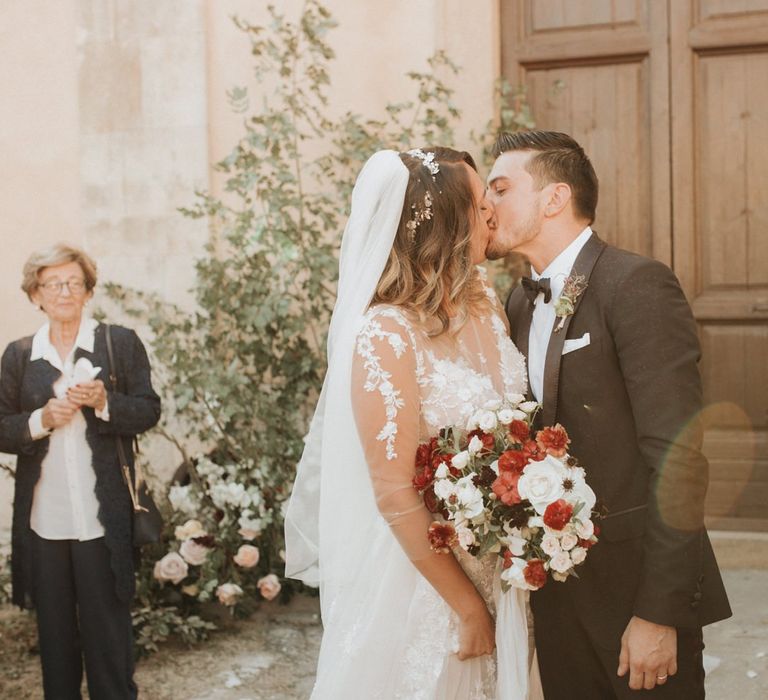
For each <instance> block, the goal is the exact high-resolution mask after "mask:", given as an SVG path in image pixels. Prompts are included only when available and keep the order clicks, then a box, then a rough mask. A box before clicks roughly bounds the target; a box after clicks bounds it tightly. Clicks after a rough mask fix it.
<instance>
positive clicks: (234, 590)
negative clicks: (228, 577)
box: [216, 583, 243, 607]
mask: <svg viewBox="0 0 768 700" xmlns="http://www.w3.org/2000/svg"><path fill="white" fill-rule="evenodd" d="M242 595H243V589H242V588H240V586H238V585H237V584H236V583H222V584H221V585H220V586H219V587H218V588H217V589H216V597H217V598H218V599H219V602H220V603H221V604H222V605H226V606H227V607H231V606H233V605H235V603H237V601H238V599H239V598H240V596H242Z"/></svg>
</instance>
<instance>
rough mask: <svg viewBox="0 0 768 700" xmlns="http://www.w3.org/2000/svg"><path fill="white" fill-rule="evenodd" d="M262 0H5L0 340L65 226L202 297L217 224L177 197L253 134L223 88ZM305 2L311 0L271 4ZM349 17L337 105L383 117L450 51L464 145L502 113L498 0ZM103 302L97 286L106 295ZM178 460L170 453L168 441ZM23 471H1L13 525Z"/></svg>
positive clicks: (159, 282)
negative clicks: (199, 281)
mask: <svg viewBox="0 0 768 700" xmlns="http://www.w3.org/2000/svg"><path fill="white" fill-rule="evenodd" d="M266 4H267V3H266V2H262V1H261V0H57V1H56V2H48V1H44V0H3V2H2V3H0V124H1V125H2V129H1V130H0V153H2V154H3V157H2V158H0V182H2V183H3V184H2V187H0V211H2V212H3V222H2V229H1V233H0V235H1V236H2V239H1V240H2V243H3V249H4V250H3V252H4V254H3V255H2V256H0V273H1V274H0V305H2V306H1V308H2V310H3V315H2V319H3V323H2V324H0V346H2V347H4V346H5V345H6V344H7V343H8V342H9V341H11V340H13V339H14V338H17V337H20V336H22V335H26V334H29V333H32V332H34V330H35V329H36V328H37V327H38V326H39V325H40V323H41V320H42V319H41V316H40V313H39V312H38V311H36V310H35V309H33V308H32V306H31V305H30V304H29V303H28V302H27V300H26V298H25V297H24V296H23V294H22V293H21V291H20V290H19V281H20V272H21V266H22V264H23V261H24V259H25V258H26V257H27V255H28V254H29V253H30V252H31V251H32V250H34V249H35V248H39V247H41V246H43V245H46V244H50V243H53V242H55V241H58V240H68V241H71V242H74V243H75V244H78V245H82V246H84V247H85V248H86V249H87V250H88V251H89V252H90V253H91V254H92V255H93V256H94V257H95V258H96V259H97V262H98V263H99V267H100V274H101V279H102V280H111V281H116V282H121V283H125V284H128V285H131V286H136V287H139V288H142V289H146V290H153V291H157V292H160V293H161V294H163V295H164V296H165V297H166V298H168V299H170V300H172V301H175V302H177V303H181V304H183V305H190V304H191V299H190V295H189V291H188V290H189V289H190V287H191V286H192V284H193V282H194V275H193V262H194V258H195V257H196V256H197V255H198V254H199V253H200V251H201V247H202V245H203V244H204V243H205V242H206V240H207V238H208V235H209V234H208V230H207V227H206V225H205V223H204V222H192V221H189V220H187V219H184V218H183V217H181V216H180V215H179V214H178V213H177V211H176V209H177V207H179V206H183V205H185V204H189V203H190V202H191V201H192V193H193V191H194V189H195V188H201V187H203V188H205V187H209V186H213V187H214V188H215V187H216V185H217V183H216V181H215V179H214V178H212V176H211V172H210V165H211V164H212V163H214V162H216V161H217V160H218V159H220V158H221V157H222V156H224V155H225V154H226V153H227V152H228V151H229V149H230V147H231V146H232V144H233V143H234V142H235V140H236V139H237V137H238V136H239V135H240V133H241V130H242V116H241V115H237V114H233V113H232V112H231V110H230V108H229V106H228V104H227V101H226V98H225V93H226V90H227V89H229V88H231V87H232V86H233V85H246V84H247V85H250V87H251V93H252V95H254V96H257V95H258V92H259V89H260V88H258V87H257V86H255V85H253V81H252V70H251V62H250V56H249V51H248V43H247V40H246V38H245V37H244V36H243V35H242V34H241V33H240V32H239V31H238V30H237V29H236V28H235V27H234V26H233V24H232V21H231V19H230V18H231V16H232V15H235V14H238V15H240V16H242V17H246V18H248V19H249V20H251V21H252V22H254V23H259V22H262V21H265V20H266V19H267V12H266ZM274 4H275V5H277V6H278V7H279V8H280V9H281V10H283V11H285V13H286V14H287V15H288V16H294V17H296V16H298V12H299V10H300V7H301V5H302V2H301V1H300V0H282V1H280V0H276V1H275V2H274ZM326 6H327V7H328V9H329V10H330V11H331V13H332V14H333V16H334V17H335V19H336V20H337V21H338V23H339V27H338V28H336V29H335V30H334V31H333V33H332V34H331V35H330V36H329V40H330V43H331V44H332V45H333V47H334V49H335V50H336V53H337V59H336V61H335V62H334V64H333V67H332V72H331V88H330V90H329V97H330V102H331V108H332V110H334V111H336V112H337V113H342V112H344V111H346V110H353V111H356V112H360V113H362V114H366V115H369V116H381V114H382V109H383V107H384V105H385V104H386V103H387V102H390V101H400V100H402V99H405V98H410V97H412V96H413V95H412V91H410V89H409V90H408V91H407V94H404V89H405V88H406V87H410V85H409V82H408V81H407V80H406V79H405V78H404V74H405V72H407V71H409V70H424V69H425V68H426V66H427V64H426V59H427V58H428V57H429V56H430V55H432V53H434V51H435V50H437V49H445V50H446V51H447V53H448V54H449V56H450V57H451V58H452V60H454V61H455V62H456V63H457V64H459V65H460V66H461V67H462V72H461V74H460V76H459V77H458V78H456V79H452V80H451V82H452V83H453V84H454V86H455V88H456V95H455V103H456V104H457V106H458V107H459V108H460V109H461V110H462V113H463V118H462V120H461V123H460V125H459V130H458V138H459V145H460V146H461V147H464V148H470V149H472V148H473V144H472V143H471V142H470V140H469V132H470V130H472V129H475V130H477V129H480V128H482V127H483V126H484V125H485V123H486V121H487V120H488V119H489V117H490V115H491V111H492V93H493V81H494V79H495V78H496V76H497V75H498V66H499V50H498V43H499V25H498V22H499V19H498V14H499V11H498V0H482V1H481V2H476V3H466V2H462V0H417V1H416V2H414V1H413V0H391V1H390V2H386V3H381V2H374V1H373V0H365V1H360V2H347V1H346V0H326ZM97 301H98V299H97ZM155 452H156V454H158V455H160V457H159V458H158V461H159V462H163V463H166V464H168V465H169V466H172V465H173V462H174V456H173V454H172V451H170V452H169V451H168V450H167V449H166V450H162V449H160V448H158V447H156V448H155ZM10 491H11V482H10V479H8V478H7V477H5V476H0V527H2V525H3V524H5V523H7V522H8V520H9V517H10V507H9V504H10Z"/></svg>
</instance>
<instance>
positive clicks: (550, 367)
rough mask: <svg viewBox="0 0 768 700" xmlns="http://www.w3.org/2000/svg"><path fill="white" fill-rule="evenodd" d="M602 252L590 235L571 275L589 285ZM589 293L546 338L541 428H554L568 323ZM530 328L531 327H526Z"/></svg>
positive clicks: (603, 248)
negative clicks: (577, 276) (560, 325)
mask: <svg viewBox="0 0 768 700" xmlns="http://www.w3.org/2000/svg"><path fill="white" fill-rule="evenodd" d="M603 250H605V243H604V242H603V241H601V240H600V239H599V238H598V237H597V234H596V233H593V234H592V236H591V237H590V239H589V240H588V241H587V242H586V243H585V244H584V247H583V248H582V249H581V251H580V252H579V255H578V257H577V258H576V261H575V262H574V263H573V268H572V269H571V275H582V276H583V277H584V278H585V279H586V281H587V283H589V278H590V275H591V274H592V270H593V269H594V267H595V263H596V262H597V259H598V258H599V257H600V254H601V253H602V252H603ZM588 293H589V288H587V289H585V290H584V292H582V294H580V295H579V298H578V299H576V303H575V304H574V310H573V313H572V314H571V315H570V316H568V317H566V319H565V323H564V324H563V327H562V328H561V329H560V330H559V331H558V332H557V333H555V328H556V327H557V326H558V325H559V324H560V320H561V319H560V318H557V317H556V318H555V322H554V324H553V325H552V330H551V331H550V336H549V345H548V346H547V357H546V360H545V363H544V400H543V401H542V404H543V405H542V411H541V417H542V422H543V424H544V425H553V424H554V422H555V418H556V416H557V398H558V387H559V386H560V362H561V360H562V357H563V345H565V339H566V338H567V336H568V328H569V326H570V325H571V320H572V319H573V317H574V316H575V315H576V314H577V313H578V312H579V306H580V305H581V301H582V299H584V296H585V295H586V294H588ZM529 327H530V326H529Z"/></svg>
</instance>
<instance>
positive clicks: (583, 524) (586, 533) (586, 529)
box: [576, 520, 595, 540]
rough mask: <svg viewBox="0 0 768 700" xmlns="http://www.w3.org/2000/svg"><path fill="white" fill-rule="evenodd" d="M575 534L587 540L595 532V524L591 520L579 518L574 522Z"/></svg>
mask: <svg viewBox="0 0 768 700" xmlns="http://www.w3.org/2000/svg"><path fill="white" fill-rule="evenodd" d="M576 534H577V535H578V536H579V537H581V539H582V540H588V539H589V538H590V537H592V535H594V534H595V524H594V523H593V522H592V521H591V520H579V521H577V522H576Z"/></svg>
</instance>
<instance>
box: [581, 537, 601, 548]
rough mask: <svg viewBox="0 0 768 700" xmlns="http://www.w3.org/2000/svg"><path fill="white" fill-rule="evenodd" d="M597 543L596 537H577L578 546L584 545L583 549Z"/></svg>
mask: <svg viewBox="0 0 768 700" xmlns="http://www.w3.org/2000/svg"><path fill="white" fill-rule="evenodd" d="M596 544H597V540H596V539H589V540H582V539H581V538H579V542H578V546H579V547H584V549H589V548H590V547H594V546H595V545H596Z"/></svg>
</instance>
